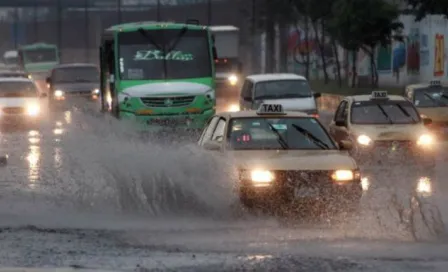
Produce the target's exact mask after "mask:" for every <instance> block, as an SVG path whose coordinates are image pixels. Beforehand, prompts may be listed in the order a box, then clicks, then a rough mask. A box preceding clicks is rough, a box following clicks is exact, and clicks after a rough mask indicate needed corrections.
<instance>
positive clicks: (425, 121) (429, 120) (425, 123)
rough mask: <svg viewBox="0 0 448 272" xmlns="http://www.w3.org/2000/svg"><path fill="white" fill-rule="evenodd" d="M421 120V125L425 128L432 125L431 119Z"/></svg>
mask: <svg viewBox="0 0 448 272" xmlns="http://www.w3.org/2000/svg"><path fill="white" fill-rule="evenodd" d="M422 120H423V124H424V125H425V126H427V125H431V124H432V119H431V118H427V117H425V118H422Z"/></svg>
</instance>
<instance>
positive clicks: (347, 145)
mask: <svg viewBox="0 0 448 272" xmlns="http://www.w3.org/2000/svg"><path fill="white" fill-rule="evenodd" d="M352 148H353V143H352V141H347V140H342V141H340V142H339V149H341V150H351V149H352Z"/></svg>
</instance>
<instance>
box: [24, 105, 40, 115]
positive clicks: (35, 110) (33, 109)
mask: <svg viewBox="0 0 448 272" xmlns="http://www.w3.org/2000/svg"><path fill="white" fill-rule="evenodd" d="M26 112H27V113H28V115H31V116H36V115H38V114H39V112H40V107H39V106H38V105H29V106H28V107H27V108H26Z"/></svg>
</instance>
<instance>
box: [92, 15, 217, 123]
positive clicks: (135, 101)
mask: <svg viewBox="0 0 448 272" xmlns="http://www.w3.org/2000/svg"><path fill="white" fill-rule="evenodd" d="M100 53H101V54H100V55H101V57H100V63H101V94H102V95H101V97H102V99H101V100H102V109H103V110H105V111H110V112H111V113H112V114H113V115H114V116H116V117H117V118H123V119H133V120H136V121H138V122H139V123H141V124H145V125H148V126H150V127H156V128H158V127H160V126H163V127H165V126H173V127H182V128H191V129H202V128H203V127H204V125H205V123H206V122H207V121H208V120H209V118H210V117H211V116H213V115H214V114H215V106H216V99H215V67H214V56H216V50H215V49H214V45H213V39H212V35H211V33H210V30H209V29H208V27H206V26H202V25H198V24H188V23H186V24H180V23H165V22H136V23H126V24H121V25H116V26H112V27H110V28H108V29H106V31H105V33H104V35H103V37H102V44H101V48H100Z"/></svg>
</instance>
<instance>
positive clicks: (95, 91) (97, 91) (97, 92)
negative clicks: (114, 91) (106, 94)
mask: <svg viewBox="0 0 448 272" xmlns="http://www.w3.org/2000/svg"><path fill="white" fill-rule="evenodd" d="M92 93H93V94H99V93H100V89H95V90H93V91H92Z"/></svg>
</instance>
